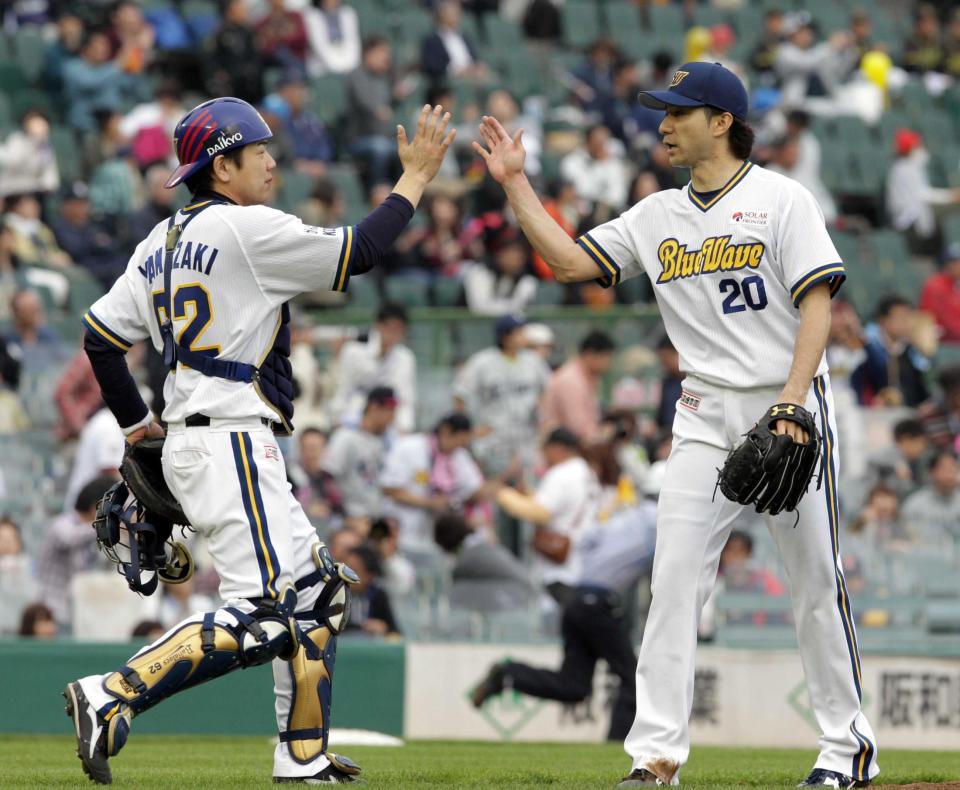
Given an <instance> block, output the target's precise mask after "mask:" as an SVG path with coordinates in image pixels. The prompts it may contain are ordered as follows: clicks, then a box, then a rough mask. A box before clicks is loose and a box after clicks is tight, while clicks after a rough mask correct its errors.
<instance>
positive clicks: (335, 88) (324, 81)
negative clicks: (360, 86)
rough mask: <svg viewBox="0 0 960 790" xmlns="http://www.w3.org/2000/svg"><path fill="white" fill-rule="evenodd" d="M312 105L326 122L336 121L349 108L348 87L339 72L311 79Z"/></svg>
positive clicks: (319, 116)
mask: <svg viewBox="0 0 960 790" xmlns="http://www.w3.org/2000/svg"><path fill="white" fill-rule="evenodd" d="M310 107H311V109H312V110H313V111H314V112H315V113H316V114H317V117H318V118H319V119H320V120H321V121H323V122H324V123H328V124H333V123H336V122H337V121H338V120H339V119H340V117H341V116H342V115H343V114H344V113H345V112H346V110H347V88H346V84H345V82H344V80H343V77H342V76H341V75H339V74H325V75H323V76H322V77H317V78H316V79H313V80H310Z"/></svg>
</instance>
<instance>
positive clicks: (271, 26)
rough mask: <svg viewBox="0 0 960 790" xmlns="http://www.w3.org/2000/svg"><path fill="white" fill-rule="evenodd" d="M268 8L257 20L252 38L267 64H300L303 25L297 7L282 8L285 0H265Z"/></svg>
mask: <svg viewBox="0 0 960 790" xmlns="http://www.w3.org/2000/svg"><path fill="white" fill-rule="evenodd" d="M269 6H270V7H269V9H268V11H267V14H266V16H265V17H263V19H261V20H260V21H259V22H257V26H256V28H255V34H254V39H255V41H256V44H257V49H258V50H259V51H260V54H261V55H263V59H264V62H265V63H266V64H267V65H269V66H279V67H281V68H298V67H299V68H303V65H304V63H305V62H306V59H307V27H306V24H305V22H304V18H303V16H302V15H301V14H300V12H299V11H291V10H288V9H287V8H286V3H285V0H269Z"/></svg>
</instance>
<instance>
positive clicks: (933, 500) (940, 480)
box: [903, 450, 960, 556]
mask: <svg viewBox="0 0 960 790" xmlns="http://www.w3.org/2000/svg"><path fill="white" fill-rule="evenodd" d="M929 470H930V482H929V483H927V485H925V486H924V487H923V488H921V489H920V490H919V491H917V492H916V493H915V494H912V495H911V496H909V497H907V500H906V501H905V502H904V503H903V521H904V524H905V526H906V528H907V530H908V531H909V532H910V534H911V535H912V536H913V540H914V543H915V544H916V545H917V547H918V548H921V549H927V550H932V551H941V552H946V553H947V556H951V555H952V556H956V555H955V554H954V552H956V550H957V548H958V547H960V473H958V467H957V456H956V453H954V452H953V450H938V451H937V453H936V454H935V455H934V456H933V458H931V459H930V466H929Z"/></svg>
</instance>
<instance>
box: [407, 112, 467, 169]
mask: <svg viewBox="0 0 960 790" xmlns="http://www.w3.org/2000/svg"><path fill="white" fill-rule="evenodd" d="M449 123H450V113H448V112H447V113H445V112H443V107H441V106H440V105H439V104H438V105H437V106H436V107H433V108H432V109H431V107H430V105H429V104H425V105H424V106H423V109H422V110H420V117H419V118H418V119H417V132H416V134H415V135H414V137H413V139H412V140H410V141H409V142H408V141H407V132H406V129H404V128H403V127H402V126H400V125H399V124H398V125H397V153H398V154H399V155H400V163H401V164H402V165H403V172H404V174H406V175H411V176H415V177H417V178H420V179H422V180H423V182H424V183H427V182H429V181H431V180H433V177H434V176H435V175H436V174H437V171H438V170H439V169H440V164H441V163H442V162H443V157H444V155H445V154H446V153H447V149H448V148H449V147H450V144H451V143H452V142H453V138H454V137H456V136H457V130H456V129H451V130H450V133H449V134H447V125H448V124H449Z"/></svg>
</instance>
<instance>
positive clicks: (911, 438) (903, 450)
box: [870, 417, 930, 499]
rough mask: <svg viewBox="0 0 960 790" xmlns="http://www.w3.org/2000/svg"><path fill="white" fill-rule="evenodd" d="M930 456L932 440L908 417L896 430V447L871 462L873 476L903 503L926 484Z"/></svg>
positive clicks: (913, 419)
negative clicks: (903, 500)
mask: <svg viewBox="0 0 960 790" xmlns="http://www.w3.org/2000/svg"><path fill="white" fill-rule="evenodd" d="M929 455H930V438H929V437H928V436H927V432H926V430H925V429H924V427H923V423H922V422H921V421H920V420H918V419H916V418H914V417H908V418H907V419H904V420H900V421H899V422H898V423H896V424H895V425H894V426H893V447H892V448H890V450H889V451H888V452H886V453H878V454H876V455H874V456H873V458H872V459H871V461H870V467H871V473H872V476H873V477H874V478H875V479H877V480H878V481H880V482H881V483H883V484H884V485H886V486H887V487H889V488H890V489H891V490H893V492H894V494H896V495H897V496H899V497H900V498H901V499H903V498H904V497H906V496H908V495H910V494H912V493H913V492H914V491H916V490H917V489H918V488H919V487H920V486H921V485H922V484H923V483H924V482H925V480H926V472H927V469H926V466H927V460H928V457H929Z"/></svg>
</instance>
